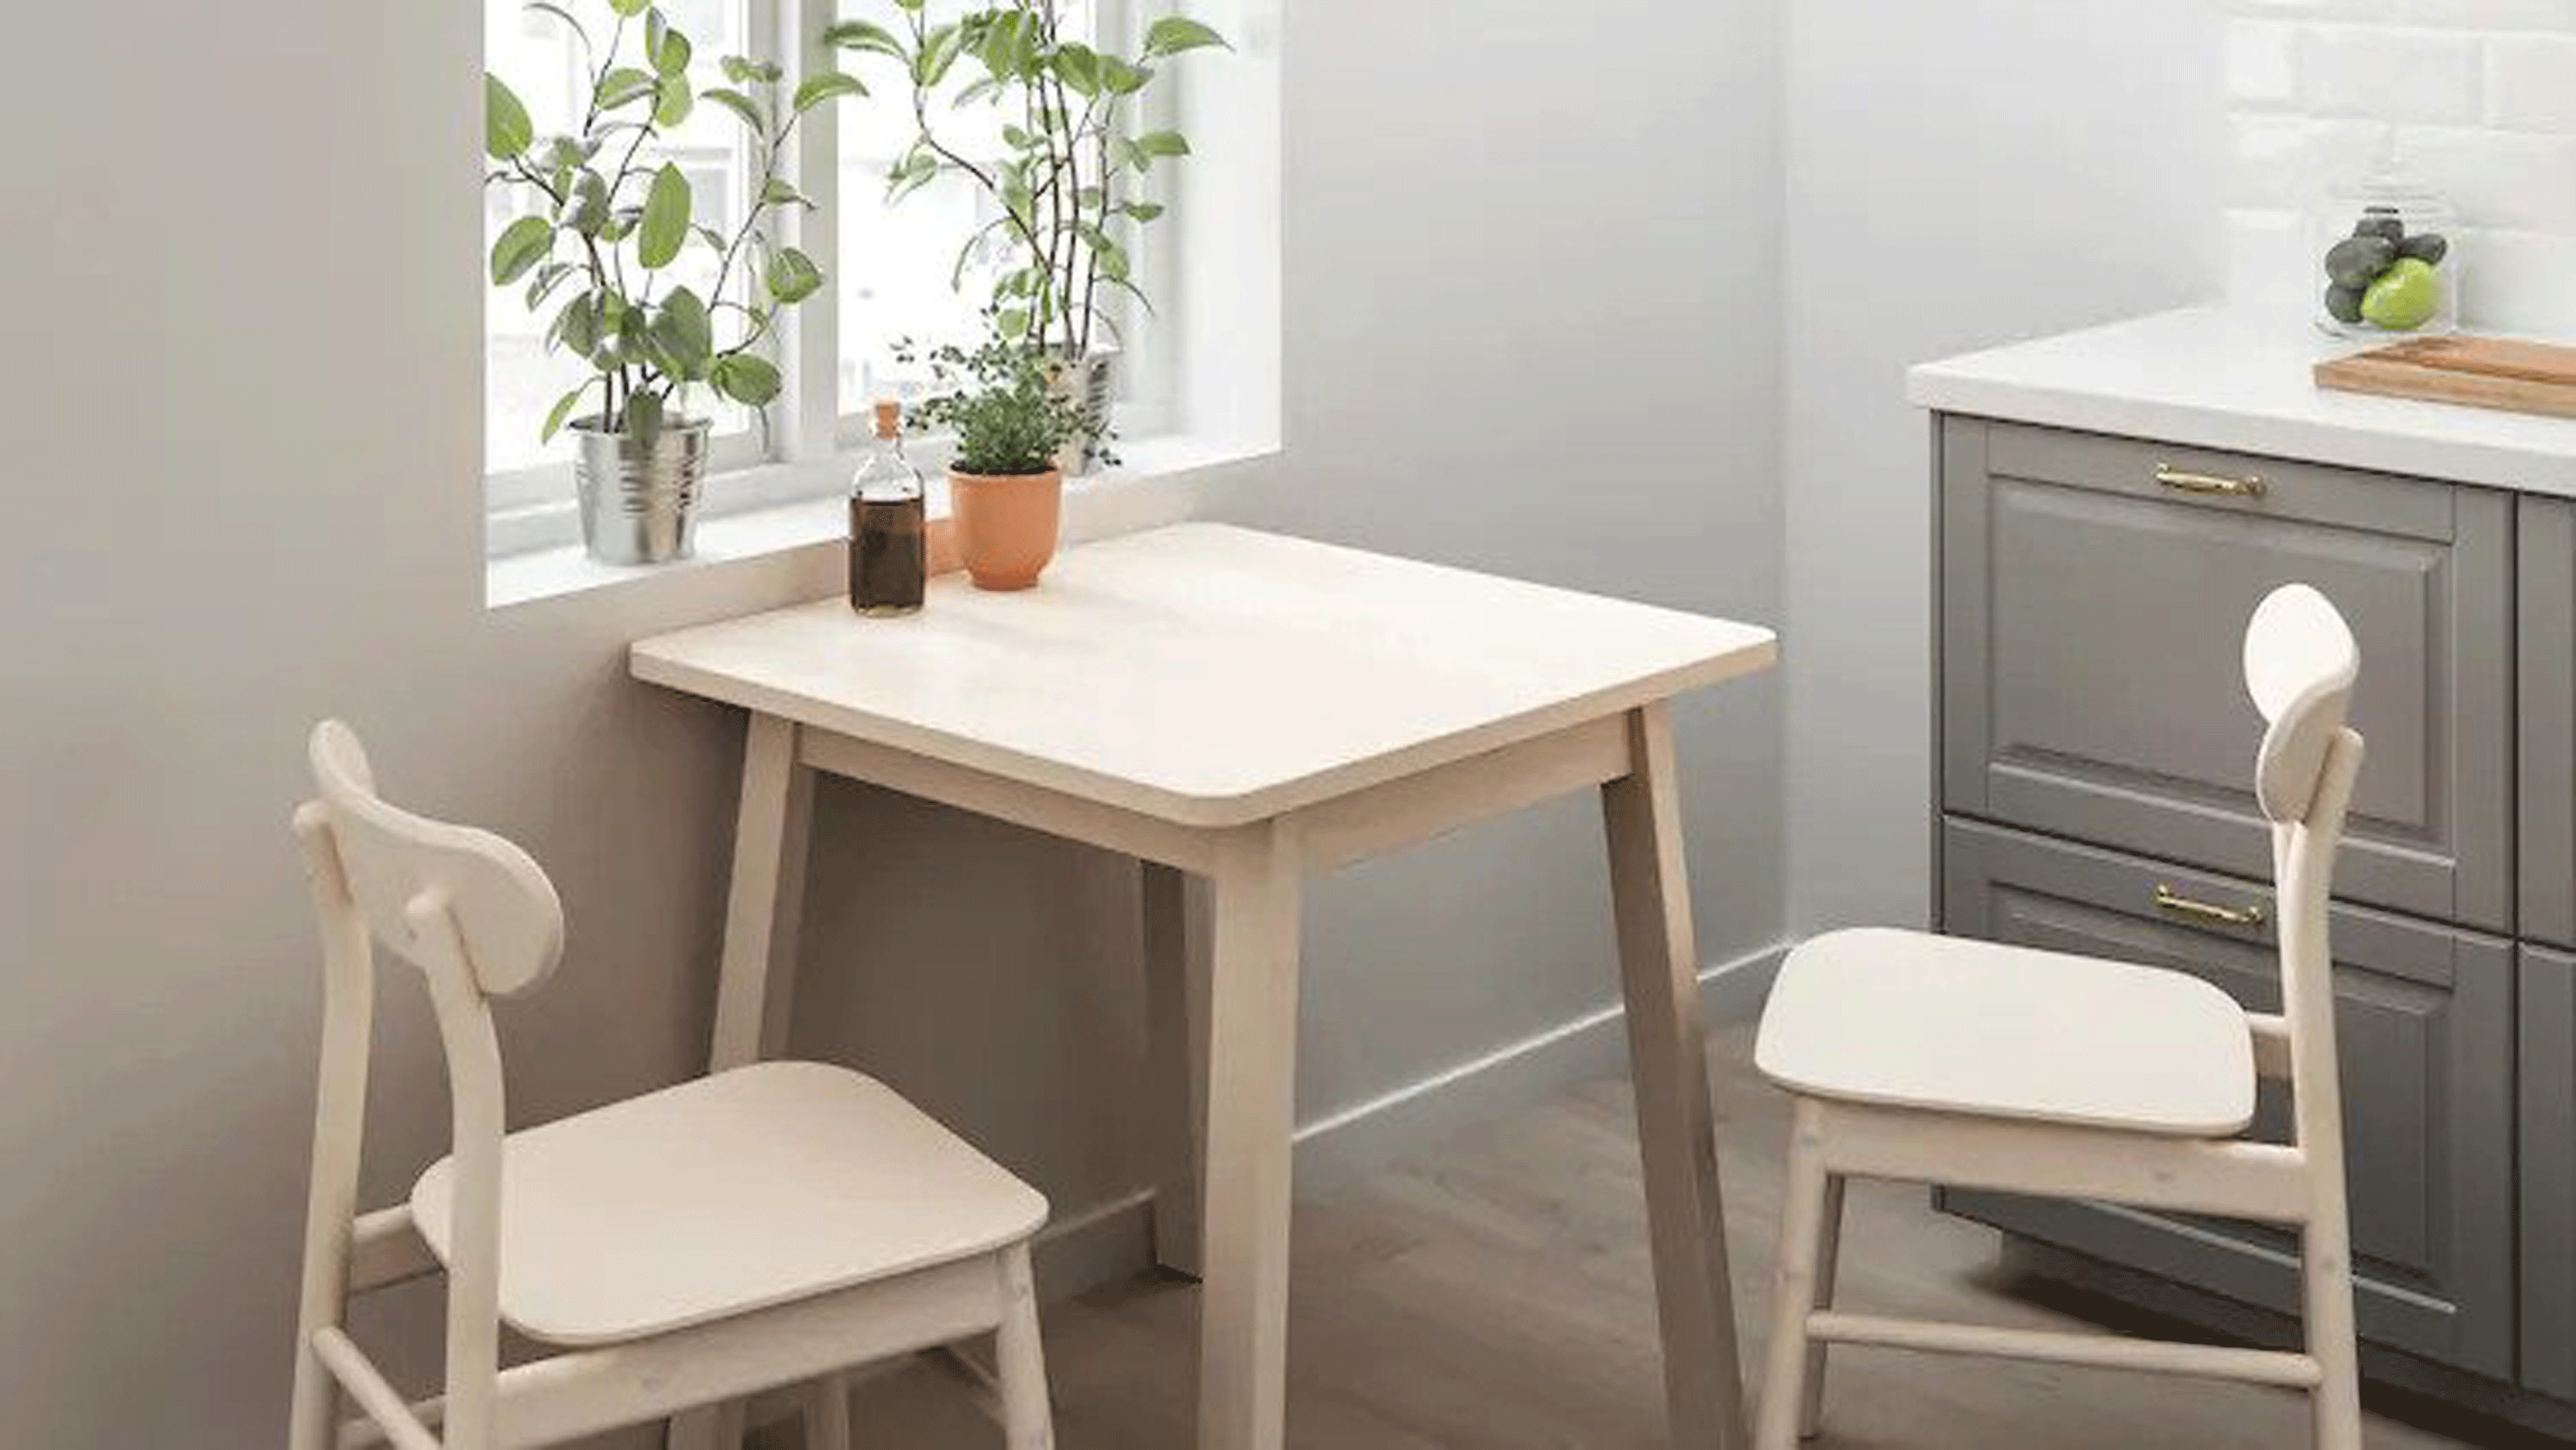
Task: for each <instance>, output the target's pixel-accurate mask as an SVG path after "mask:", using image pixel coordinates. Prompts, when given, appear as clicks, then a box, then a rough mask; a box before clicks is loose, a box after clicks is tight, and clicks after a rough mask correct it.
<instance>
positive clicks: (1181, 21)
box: [1145, 15, 1234, 60]
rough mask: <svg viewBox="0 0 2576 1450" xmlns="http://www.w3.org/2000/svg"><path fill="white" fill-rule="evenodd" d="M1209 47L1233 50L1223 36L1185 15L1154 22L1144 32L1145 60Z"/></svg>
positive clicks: (1166, 17)
mask: <svg viewBox="0 0 2576 1450" xmlns="http://www.w3.org/2000/svg"><path fill="white" fill-rule="evenodd" d="M1211 45H1213V46H1218V47H1221V48H1223V49H1226V50H1232V49H1234V47H1233V46H1230V45H1227V44H1226V43H1225V37H1224V36H1222V35H1219V34H1217V33H1216V31H1214V30H1213V29H1211V28H1209V27H1208V26H1205V25H1202V24H1200V23H1199V22H1197V21H1195V20H1192V19H1190V18H1189V17H1188V16H1186V15H1168V16H1165V17H1164V18H1162V19H1160V20H1157V21H1155V22H1154V23H1153V24H1152V25H1151V26H1150V27H1148V28H1147V29H1146V31H1145V58H1146V59H1148V60H1151V59H1154V58H1155V57H1157V56H1166V55H1179V54H1180V53H1181V52H1182V51H1185V50H1200V49H1203V48H1205V47H1207V46H1211Z"/></svg>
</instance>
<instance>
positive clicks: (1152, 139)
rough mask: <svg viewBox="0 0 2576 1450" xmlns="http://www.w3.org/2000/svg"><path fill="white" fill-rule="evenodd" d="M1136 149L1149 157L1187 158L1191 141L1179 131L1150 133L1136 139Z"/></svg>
mask: <svg viewBox="0 0 2576 1450" xmlns="http://www.w3.org/2000/svg"><path fill="white" fill-rule="evenodd" d="M1136 149H1137V150H1138V151H1140V152H1142V153H1144V154H1145V155H1147V156H1187V155H1189V154H1190V141H1189V138H1188V137H1186V136H1184V135H1182V134H1181V133H1180V132H1178V131H1148V132H1146V133H1145V134H1144V135H1142V136H1139V137H1137V138H1136Z"/></svg>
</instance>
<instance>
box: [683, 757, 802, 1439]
mask: <svg viewBox="0 0 2576 1450" xmlns="http://www.w3.org/2000/svg"><path fill="white" fill-rule="evenodd" d="M796 730H797V727H796V724H795V722H794V721H791V720H782V719H780V718H779V717H777V716H775V715H763V714H759V713H757V712H755V713H754V714H753V715H752V717H751V720H750V723H749V724H748V726H747V727H746V728H745V731H744V734H743V742H742V802H741V804H740V806H739V807H738V808H737V812H738V813H737V814H736V816H735V818H734V834H733V886H732V889H731V891H730V892H729V893H728V894H727V896H726V899H725V934H724V957H723V960H722V962H721V964H720V965H719V966H718V968H717V975H716V1024H715V1033H714V1043H713V1046H712V1048H711V1050H710V1051H709V1053H708V1060H707V1067H708V1070H709V1071H711V1072H722V1071H724V1070H725V1069H726V1068H729V1067H740V1066H742V1065H744V1064H745V1063H750V1062H757V1061H759V1060H760V1059H762V1058H764V1057H774V1056H776V1055H777V1054H778V1052H779V1051H780V1050H781V1049H782V1048H783V1047H784V1046H785V1044H786V1036H787V1012H788V1006H789V1000H788V999H789V997H790V995H791V994H792V993H793V991H794V990H795V984H796V938H797V930H798V928H799V926H800V925H801V924H802V920H803V917H804V909H805V859H806V841H807V837H808V835H809V833H810V829H811V827H812V825H813V815H814V772H812V771H810V770H807V769H806V768H805V767H803V766H802V765H799V764H798V763H797V760H796ZM742 1426H743V1407H742V1406H741V1405H739V1404H734V1405H710V1406H707V1407H706V1408H704V1409H698V1410H691V1411H689V1412H688V1413H686V1414H683V1415H678V1416H674V1417H673V1418H672V1420H671V1424H670V1429H669V1431H668V1433H667V1434H666V1435H665V1437H664V1439H663V1445H664V1447H665V1450H734V1447H736V1446H739V1445H740V1444H741V1443H742V1433H743V1431H742Z"/></svg>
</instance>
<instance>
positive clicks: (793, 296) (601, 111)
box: [483, 0, 866, 564]
mask: <svg viewBox="0 0 2576 1450" xmlns="http://www.w3.org/2000/svg"><path fill="white" fill-rule="evenodd" d="M527 8H528V9H529V10H530V11H533V12H540V13H543V14H544V15H546V16H548V17H550V18H551V19H553V20H554V21H555V22H556V23H558V24H561V25H563V26H564V27H566V28H567V29H568V30H570V31H571V32H572V35H573V37H574V38H575V39H577V40H578V41H579V42H580V57H581V70H580V77H581V81H582V90H583V93H584V94H583V98H582V100H581V101H580V102H579V107H580V109H579V113H578V114H577V115H575V116H574V117H572V118H571V120H572V123H573V129H572V130H571V131H570V132H569V133H568V134H563V135H550V136H549V135H540V134H538V132H537V129H536V126H535V124H534V123H533V121H532V120H531V119H530V117H529V114H528V108H527V107H526V106H525V105H524V104H522V103H521V102H520V100H519V97H518V96H517V95H516V94H515V93H514V92H512V91H511V89H510V88H509V87H508V86H507V85H505V84H503V83H502V82H501V81H500V80H499V79H498V78H497V77H494V76H491V75H488V74H487V75H486V76H485V77H484V83H483V96H484V139H483V149H484V151H485V153H486V154H487V155H488V156H489V157H490V158H491V160H492V170H491V171H490V172H489V173H488V174H487V175H486V177H485V181H486V183H487V184H488V185H491V186H497V187H500V188H502V189H503V190H504V191H506V192H507V193H508V194H509V195H510V196H511V198H512V199H513V201H514V202H516V203H517V205H518V209H519V210H520V215H519V216H518V217H517V218H516V219H515V220H513V221H512V222H511V223H510V224H509V225H508V226H506V227H504V228H502V230H501V234H500V235H499V237H497V238H496V239H494V241H493V243H492V257H491V277H492V285H493V286H495V287H517V286H520V285H521V284H522V283H524V284H525V288H526V292H525V297H526V301H527V305H528V308H529V310H530V311H535V310H537V309H538V308H540V307H547V306H551V307H553V308H554V314H553V321H552V322H551V323H550V324H549V325H548V326H547V328H546V350H547V351H548V352H568V353H571V354H572V355H573V356H575V357H577V358H579V359H581V361H582V363H583V365H584V367H585V368H586V369H587V374H588V375H587V376H585V377H584V378H583V379H582V381H581V384H580V386H578V387H575V388H573V389H572V390H571V391H569V392H567V393H565V394H564V395H563V397H562V398H561V399H560V400H559V401H557V402H556V404H555V405H554V408H553V411H552V412H551V413H550V414H549V415H548V416H547V418H546V422H545V430H544V434H543V437H544V438H545V439H547V440H552V439H553V437H554V436H555V434H556V433H557V432H558V431H560V430H562V429H563V428H564V427H565V426H566V425H567V424H569V425H570V427H571V430H572V434H573V438H574V440H575V443H576V445H577V446H576V449H575V452H574V455H573V475H574V479H575V481H576V482H577V484H578V485H579V491H580V496H581V527H582V539H583V542H584V543H585V544H586V545H587V546H588V548H589V550H590V552H591V554H592V555H593V556H594V557H596V558H599V559H602V560H605V561H607V562H609V563H612V564H658V563H662V562H665V561H667V560H671V559H677V558H684V557H686V556H687V554H688V552H689V532H690V522H691V518H692V515H693V512H694V507H695V504H696V500H697V493H698V486H699V483H700V481H701V479H702V478H703V476H704V474H705V471H706V459H707V433H708V423H707V420H706V419H704V418H703V417H694V416H691V413H690V404H691V401H692V390H693V389H696V388H699V387H704V388H706V389H708V390H710V391H712V392H714V393H715V394H716V395H717V396H719V397H723V398H727V399H730V400H732V401H734V402H736V403H740V404H742V405H743V406H745V407H749V408H754V409H758V408H761V407H763V406H765V405H766V404H767V403H769V401H770V400H771V399H773V398H775V397H777V396H778V392H779V387H780V378H779V373H778V367H777V365H776V364H775V363H773V362H771V361H770V360H769V358H768V357H767V356H766V355H765V354H766V353H767V352H768V351H769V350H770V346H771V345H770V341H769V339H770V334H771V333H772V332H773V331H774V330H775V328H776V325H777V321H778V316H779V314H780V313H781V312H782V311H784V310H785V309H787V308H789V307H793V306H795V305H796V304H797V303H799V302H802V301H804V300H805V299H806V298H808V297H811V296H813V295H814V294H815V293H816V292H819V291H821V290H822V288H823V271H822V269H821V268H820V267H818V266H816V265H815V263H814V260H813V259H812V258H811V257H808V256H806V255H805V254H804V253H803V252H800V251H798V250H797V249H796V248H794V247H790V246H783V245H779V244H778V243H777V242H776V241H775V239H774V238H773V235H772V229H771V228H770V226H769V225H768V222H769V220H770V218H771V217H772V216H773V215H774V214H775V213H776V212H777V211H778V210H779V209H780V208H782V207H787V206H806V205H809V203H808V202H807V201H806V200H805V198H804V197H802V196H800V195H798V194H797V191H796V188H795V186H794V185H792V184H791V183H790V182H789V181H788V180H787V177H786V174H785V168H784V163H785V160H786V158H787V155H788V151H789V141H790V139H791V137H792V136H793V135H794V133H795V130H796V127H797V125H798V123H799V122H801V121H803V120H804V119H805V116H806V114H807V113H808V112H810V111H812V110H814V109H815V108H816V107H818V106H822V105H824V104H826V103H828V102H832V101H836V100H839V99H840V98H841V97H843V96H852V95H864V94H865V93H866V92H865V91H864V89H863V88H862V87H861V86H860V85H859V83H858V82H857V81H856V80H854V79H852V78H851V77H849V76H846V75H843V74H840V73H839V72H837V71H825V72H822V73H820V74H817V75H812V76H808V77H807V78H805V79H804V80H803V81H802V82H800V83H799V84H798V85H797V86H796V87H795V89H794V90H793V92H792V93H791V92H788V91H786V88H785V87H784V85H783V83H782V82H783V76H782V73H781V71H780V68H779V67H778V66H776V65H774V64H772V63H770V62H767V61H755V60H751V59H749V58H747V57H744V56H739V55H728V56H725V57H723V58H722V59H721V61H720V62H719V69H720V70H721V71H722V72H723V75H724V78H725V80H726V81H727V82H729V83H730V84H727V85H721V86H710V87H707V88H704V89H700V88H699V87H698V86H697V85H696V84H695V83H693V82H692V81H691V79H690V69H691V62H692V60H693V59H694V56H695V52H694V50H693V48H692V47H691V45H690V42H689V38H688V37H687V36H686V35H683V34H681V33H680V31H679V30H678V29H676V28H674V27H673V26H672V25H671V24H670V23H669V21H668V20H666V19H665V18H664V17H663V14H662V11H661V9H660V8H659V7H658V6H656V5H654V4H653V3H651V0H605V3H604V6H603V8H604V10H605V12H606V13H605V14H604V15H595V16H594V17H593V20H594V22H599V21H605V24H604V25H602V26H599V27H598V28H596V29H594V27H593V26H586V25H584V24H583V23H582V21H581V20H580V19H579V18H578V17H576V16H575V15H574V14H573V13H572V12H571V11H570V10H568V9H566V8H565V7H564V5H563V4H558V3H555V0H536V3H532V4H530V5H529V6H528V7H527ZM702 100H703V101H708V102H712V103H714V104H715V105H718V106H721V107H723V108H724V109H725V110H726V111H728V112H730V113H732V115H733V117H734V119H736V120H737V121H740V122H741V123H742V126H743V128H744V129H745V131H747V132H748V133H749V136H748V140H749V143H750V149H751V156H752V176H751V189H750V203H749V205H747V206H745V207H744V208H743V214H742V217H741V219H740V221H739V223H737V224H735V225H733V226H732V228H731V230H730V231H718V230H716V229H715V228H714V227H711V226H708V225H706V223H707V222H708V221H709V220H711V218H708V217H706V216H704V215H703V214H701V213H700V212H699V211H698V209H697V207H696V204H695V198H694V197H693V196H692V195H691V190H690V186H689V179H688V176H687V175H686V173H684V172H682V171H681V169H680V167H679V166H678V164H677V163H675V162H673V161H670V160H668V159H665V158H664V157H663V156H662V155H661V154H660V152H661V147H660V145H659V144H658V143H660V142H662V141H663V140H664V139H665V138H666V137H667V135H668V133H669V132H670V130H671V129H672V128H674V127H677V126H679V125H680V124H681V123H682V122H684V121H686V120H687V119H688V117H689V113H690V112H691V111H692V110H694V109H695V108H696V105H697V103H698V102H699V101H702ZM699 259H703V264H702V265H703V270H704V271H705V272H711V273H712V275H713V285H712V286H710V287H709V288H708V290H707V292H706V294H705V295H704V296H701V295H699V293H698V292H697V291H696V290H695V289H693V288H691V287H689V286H687V285H685V284H683V283H682V282H680V281H679V276H680V275H681V274H682V273H684V272H686V271H688V270H690V268H691V266H692V264H693V263H696V262H698V261H699ZM755 278H756V279H757V280H756V282H755V281H754V280H753V279H755Z"/></svg>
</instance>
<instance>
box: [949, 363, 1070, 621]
mask: <svg viewBox="0 0 2576 1450" xmlns="http://www.w3.org/2000/svg"><path fill="white" fill-rule="evenodd" d="M930 369H931V375H932V377H933V378H934V379H935V380H936V385H937V387H938V389H939V391H938V392H937V393H936V394H934V395H933V396H932V397H930V398H929V399H928V400H926V401H924V402H922V403H920V404H918V405H917V406H915V407H914V409H913V410H912V421H913V424H914V426H916V427H920V428H924V429H933V430H945V431H950V432H953V433H954V434H955V435H956V440H957V454H956V459H955V461H954V462H952V463H951V464H950V465H949V468H948V497H949V514H950V518H951V521H952V526H953V527H954V528H955V530H956V538H957V553H958V557H959V558H960V560H961V561H962V562H963V563H964V564H965V566H966V572H967V574H968V575H969V576H970V577H972V578H973V580H974V581H975V587H976V588H978V589H1004V590H1007V589H1026V588H1028V587H1030V586H1031V585H1033V584H1035V583H1037V582H1038V575H1039V574H1040V573H1041V572H1043V571H1044V570H1045V569H1046V566H1047V561H1048V560H1050V559H1052V558H1054V557H1055V545H1056V534H1057V531H1058V529H1059V527H1060V526H1061V524H1062V521H1063V513H1064V470H1063V469H1062V468H1061V467H1060V466H1059V464H1058V458H1059V456H1060V455H1061V454H1062V453H1063V452H1064V450H1065V449H1066V448H1067V447H1069V446H1070V447H1074V448H1079V447H1080V446H1082V445H1083V444H1084V443H1085V442H1087V441H1089V440H1090V439H1093V438H1096V437H1098V436H1099V434H1100V430H1101V428H1102V426H1103V419H1102V417H1101V414H1100V409H1099V407H1098V405H1096V404H1093V403H1090V402H1086V401H1084V400H1081V399H1078V398H1071V397H1067V396H1066V395H1065V394H1064V392H1063V391H1062V390H1061V389H1059V388H1058V387H1056V386H1055V377H1056V374H1055V369H1054V368H1053V367H1052V366H1051V365H1050V359H1049V358H1048V356H1047V354H1046V353H1045V351H1044V350H1043V349H1041V348H1039V347H1037V346H1036V345H1034V344H1032V343H1031V342H1030V341H1029V340H1028V338H1027V337H1026V336H1025V335H1024V334H1022V335H1016V336H1002V335H1000V334H998V333H992V334H988V335H987V336H986V337H985V339H984V342H983V343H982V345H981V346H979V347H977V348H976V349H975V350H974V351H973V352H971V353H970V352H967V351H966V350H964V349H963V348H960V347H957V346H955V345H953V344H952V345H949V346H944V347H941V348H939V349H937V350H936V351H934V352H932V353H931V354H930Z"/></svg>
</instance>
